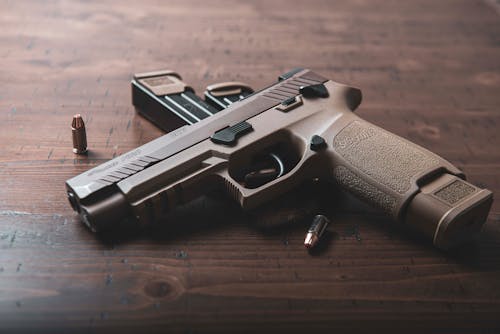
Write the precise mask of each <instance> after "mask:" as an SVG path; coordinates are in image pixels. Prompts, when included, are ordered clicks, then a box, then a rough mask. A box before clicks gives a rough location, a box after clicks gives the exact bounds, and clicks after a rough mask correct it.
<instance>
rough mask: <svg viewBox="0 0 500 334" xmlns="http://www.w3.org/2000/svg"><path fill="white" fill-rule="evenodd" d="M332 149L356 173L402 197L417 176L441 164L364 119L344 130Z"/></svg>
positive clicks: (428, 154)
mask: <svg viewBox="0 0 500 334" xmlns="http://www.w3.org/2000/svg"><path fill="white" fill-rule="evenodd" d="M333 147H334V148H335V151H336V152H337V153H338V154H339V155H340V156H341V157H343V158H344V159H345V160H346V161H347V162H349V163H350V164H351V165H352V167H353V168H354V169H355V170H356V171H358V172H361V173H363V174H365V175H366V176H368V177H369V178H370V179H372V180H374V181H376V182H378V183H380V184H383V185H385V186H386V187H388V188H389V189H392V190H393V191H395V192H397V193H399V194H401V195H403V194H405V193H406V192H407V191H408V190H409V189H410V187H411V180H412V178H413V177H414V176H415V175H417V174H420V173H423V172H425V171H427V170H430V169H432V168H433V167H436V166H437V165H439V163H440V161H439V159H438V158H437V157H436V156H434V155H432V154H430V153H429V152H427V151H425V150H424V149H422V148H420V147H419V146H417V145H413V144H411V143H409V142H407V141H406V140H404V139H402V138H400V137H398V136H396V135H393V134H391V133H389V132H387V131H385V130H382V129H380V128H378V127H376V126H374V125H371V124H370V123H367V122H364V121H361V120H356V121H354V122H352V123H351V124H349V125H348V126H346V127H345V128H344V129H342V130H341V131H340V132H339V134H338V135H337V136H336V137H335V139H334V141H333ZM380 204H382V203H380Z"/></svg>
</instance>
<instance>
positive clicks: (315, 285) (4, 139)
mask: <svg viewBox="0 0 500 334" xmlns="http://www.w3.org/2000/svg"><path fill="white" fill-rule="evenodd" d="M0 27H2V29H0V45H1V46H2V47H1V48H0V61H1V64H2V66H0V81H1V82H2V83H1V84H0V111H1V112H0V247H1V248H2V252H0V320H1V321H0V329H1V331H2V332H15V330H17V331H29V330H38V331H42V332H48V331H51V330H52V331H53V330H57V329H58V330H64V331H68V330H71V331H74V332H80V331H81V332H110V331H112V330H120V331H122V332H136V331H137V330H138V329H139V328H149V329H151V331H153V332H154V331H157V332H164V330H165V329H169V330H170V331H173V332H197V331H207V332H217V333H220V332H235V330H236V331H237V332H256V331H259V332H269V331H274V332H282V331H285V330H286V331H288V332H303V331H304V330H312V329H315V330H323V331H326V330H328V331H333V330H343V331H351V332H373V331H378V330H386V331H388V332H391V331H392V332H395V331H401V330H403V329H404V330H406V331H409V332H415V333H421V332H423V331H425V332H440V333H441V332H450V333H456V332H464V331H473V332H477V331H480V330H481V329H482V330H488V329H489V330H491V331H492V332H494V331H495V330H498V327H499V322H498V314H500V286H499V284H498V281H499V280H500V228H499V222H500V204H499V203H500V202H498V201H496V202H495V203H494V204H493V208H492V212H491V214H490V216H489V219H488V222H487V224H486V225H485V227H484V230H483V232H482V233H481V235H480V239H479V242H478V243H477V244H475V245H472V246H470V247H468V248H465V249H463V250H461V251H460V252H458V253H456V254H452V255H449V254H444V253H442V252H439V251H437V250H435V249H433V248H432V247H430V246H429V245H428V244H426V243H424V242H422V241H421V240H419V239H418V238H415V237H413V236H411V235H409V234H408V233H405V232H403V231H399V230H397V229H394V228H393V227H392V226H391V224H390V223H389V220H388V219H387V218H386V217H384V216H382V215H381V214H380V213H379V212H377V211H374V210H372V209H369V208H367V207H366V206H364V205H363V204H362V203H359V202H358V201H356V200H355V199H353V198H351V197H348V196H346V195H345V194H342V193H338V192H330V193H328V196H331V198H333V199H334V201H333V204H332V206H331V207H330V208H329V211H330V213H331V215H332V216H333V217H334V220H335V224H334V225H333V226H332V228H331V230H332V233H331V234H330V236H329V238H328V242H327V243H325V246H323V248H322V249H320V251H318V252H316V253H314V254H312V255H310V254H308V253H307V252H305V250H304V249H303V246H302V242H303V237H304V230H305V228H306V226H305V225H304V224H303V223H296V224H292V225H290V226H287V227H285V228H281V229H278V230H263V229H261V228H259V227H257V226H256V225H255V224H257V223H258V221H257V222H255V221H252V220H251V219H249V218H247V217H245V216H243V215H242V214H241V213H239V212H237V211H236V210H235V208H234V207H233V206H231V205H229V204H228V203H226V202H223V201H221V200H216V199H205V200H204V201H205V202H203V201H202V202H201V203H197V204H194V209H193V207H191V208H190V209H189V208H188V209H185V210H184V211H181V212H179V213H177V214H176V215H175V216H174V217H173V218H172V220H171V221H170V222H168V224H170V226H171V227H168V228H167V227H163V228H159V229H154V230H152V231H145V232H143V233H140V234H139V235H137V236H134V237H130V236H128V237H126V238H125V236H119V237H115V238H114V239H111V240H110V239H99V238H96V237H95V236H94V235H92V234H91V233H89V232H88V231H87V230H86V229H85V227H84V226H82V224H80V223H79V222H78V219H77V217H75V215H74V214H73V212H72V210H71V208H70V206H69V205H68V203H67V200H66V198H65V193H64V181H65V180H66V179H68V178H70V177H71V176H74V175H76V174H78V173H81V172H83V171H85V170H87V169H88V168H90V167H93V166H95V165H97V164H100V163H102V162H104V161H106V160H108V159H111V158H112V157H114V156H116V155H119V154H121V153H124V152H127V151H129V150H131V149H133V148H135V147H137V146H139V145H141V144H143V143H146V142H148V141H150V140H152V139H154V138H156V137H158V136H160V135H161V131H159V130H158V129H156V128H155V127H154V126H153V125H151V124H150V123H148V122H147V121H146V120H144V119H143V118H141V117H140V116H138V115H136V113H135V111H134V109H133V107H132V105H131V98H130V83H129V81H130V79H131V77H132V75H133V73H135V72H144V71H148V70H156V69H161V68H170V69H174V70H176V71H177V72H179V73H180V74H181V75H182V76H183V78H184V80H185V81H186V82H188V83H189V84H191V85H192V86H193V87H194V88H195V89H196V91H197V92H198V93H201V92H202V91H203V89H204V87H205V86H207V85H208V84H211V83H214V82H217V81H226V80H238V81H245V82H247V83H249V84H250V85H251V86H253V87H256V88H258V87H263V86H264V85H267V84H269V83H271V82H273V81H274V80H275V79H276V77H277V76H278V75H279V74H281V73H283V72H285V71H287V70H289V69H291V68H293V67H296V66H304V67H309V68H311V69H314V70H315V71H317V72H318V73H321V75H323V76H325V77H328V78H332V79H334V80H336V81H338V82H343V83H348V84H351V85H355V86H357V87H360V88H361V89H362V91H363V103H362V105H361V107H360V109H359V110H358V111H357V112H358V113H359V115H360V116H361V117H363V118H365V119H367V120H369V121H371V122H373V123H375V124H377V125H380V126H382V127H384V128H386V129H388V130H390V131H392V132H394V133H396V134H399V135H401V136H403V137H406V138H409V139H410V140H412V141H414V142H416V143H418V144H420V145H423V146H424V147H427V148H429V149H431V150H432V151H434V152H436V153H438V154H440V155H442V156H443V157H445V158H446V159H448V160H450V161H451V162H452V163H454V164H456V165H457V166H458V167H460V168H462V169H463V170H464V171H465V172H466V174H467V175H468V179H469V181H471V182H473V183H475V184H478V185H481V186H483V187H488V188H489V189H491V190H492V191H493V192H494V193H495V196H496V197H498V194H499V193H500V181H499V180H500V177H499V174H500V168H499V167H500V151H499V147H500V134H499V131H498V124H500V113H499V112H498V106H499V105H500V95H499V94H498V92H499V88H500V62H499V59H500V49H499V45H500V18H499V11H498V6H497V5H495V3H494V1H466V0H457V1H451V0H446V1H444V0H443V1H431V0H419V1H407V2H403V1H381V0H375V1H367V0H360V1H348V2H343V3H333V2H321V1H307V2H304V1H302V2H300V1H275V2H272V3H269V1H252V2H237V1H229V0H217V1H214V2H210V6H208V5H207V4H206V3H205V2H203V1H200V0H190V1H180V0H175V1H171V2H169V3H168V4H166V3H163V2H155V1H141V2H133V1H120V2H102V1H101V2H99V1H86V2H71V1H58V2H39V1H22V2H21V1H15V2H14V1H10V2H8V1H7V2H1V3H0ZM74 113H81V114H82V115H83V116H84V120H85V122H86V126H87V136H88V142H89V149H90V153H89V155H88V157H80V156H75V155H74V154H73V153H72V152H71V135H70V122H71V116H72V115H73V114H74ZM291 196H292V197H293V196H299V195H298V194H295V195H293V194H292V195H291ZM296 200H300V199H296ZM207 202H208V204H207ZM221 212H224V214H221Z"/></svg>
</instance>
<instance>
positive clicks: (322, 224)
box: [304, 215, 330, 248]
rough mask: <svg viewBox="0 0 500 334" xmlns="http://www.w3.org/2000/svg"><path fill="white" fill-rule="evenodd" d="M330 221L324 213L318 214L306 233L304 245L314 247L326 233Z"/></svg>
mask: <svg viewBox="0 0 500 334" xmlns="http://www.w3.org/2000/svg"><path fill="white" fill-rule="evenodd" d="M329 223H330V221H329V220H328V218H326V217H325V216H323V215H316V216H315V217H314V219H313V222H312V224H311V226H310V227H309V230H308V231H307V234H306V239H305V240H304V246H306V248H313V247H314V246H316V244H317V243H318V242H319V240H320V239H321V236H322V235H323V234H324V233H325V231H326V228H327V227H328V224H329Z"/></svg>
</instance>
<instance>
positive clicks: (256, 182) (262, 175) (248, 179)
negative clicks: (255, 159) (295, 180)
mask: <svg viewBox="0 0 500 334" xmlns="http://www.w3.org/2000/svg"><path fill="white" fill-rule="evenodd" d="M278 173H279V172H278V170H276V169H275V168H264V169H260V170H257V171H253V172H250V173H248V174H247V175H245V178H244V179H245V187H247V188H250V189H254V188H257V187H260V186H261V185H263V184H266V183H267V182H269V181H272V180H274V179H276V178H277V177H278Z"/></svg>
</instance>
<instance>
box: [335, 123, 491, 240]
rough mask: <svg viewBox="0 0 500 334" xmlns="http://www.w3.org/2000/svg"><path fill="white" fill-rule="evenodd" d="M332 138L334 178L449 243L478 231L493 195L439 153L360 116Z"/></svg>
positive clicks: (395, 217)
mask: <svg viewBox="0 0 500 334" xmlns="http://www.w3.org/2000/svg"><path fill="white" fill-rule="evenodd" d="M352 117H353V120H352V121H351V122H350V123H348V125H347V126H345V127H344V128H343V129H342V130H340V131H339V132H338V133H337V134H336V135H335V137H334V139H333V145H332V146H333V155H334V169H333V178H334V180H335V182H336V183H338V184H339V185H340V186H341V187H343V188H345V189H347V190H348V191H350V192H351V193H353V194H354V195H356V196H357V197H359V198H361V199H363V200H364V201H366V202H368V203H370V204H372V205H374V206H376V207H378V208H380V209H382V210H384V211H385V212H387V213H389V214H390V215H392V216H393V218H394V219H395V220H397V221H399V222H401V223H403V224H406V225H409V226H410V227H411V228H412V229H415V230H418V231H419V232H421V233H423V234H424V235H426V236H427V237H429V238H430V239H431V240H433V243H434V245H435V246H437V247H438V248H441V249H448V248H450V247H453V246H455V245H457V244H459V243H462V242H464V241H467V240H468V239H470V238H471V237H472V236H473V235H474V234H477V232H479V230H480V229H481V226H482V225H483V223H484V222H485V220H486V218H487V215H488V212H489V208H490V206H491V203H492V200H493V195H492V193H491V191H489V190H486V189H480V188H478V187H476V186H474V185H472V184H470V183H468V182H466V181H465V180H464V176H463V174H462V172H461V171H460V170H458V169H457V168H456V167H454V166H453V165H452V164H451V163H449V162H448V161H446V160H444V159H442V158H441V157H439V156H437V155H436V154H434V153H432V152H430V151H428V150H426V149H424V148H422V147H420V146H418V145H416V144H413V143H411V142H409V141H408V140H405V139H403V138H401V137H398V136H396V135H394V134H392V133H390V132H388V131H385V130H383V129H381V128H379V127H376V126H374V125H372V124H370V123H368V122H366V121H363V120H361V119H359V118H357V117H356V116H354V115H353V116H352Z"/></svg>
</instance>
